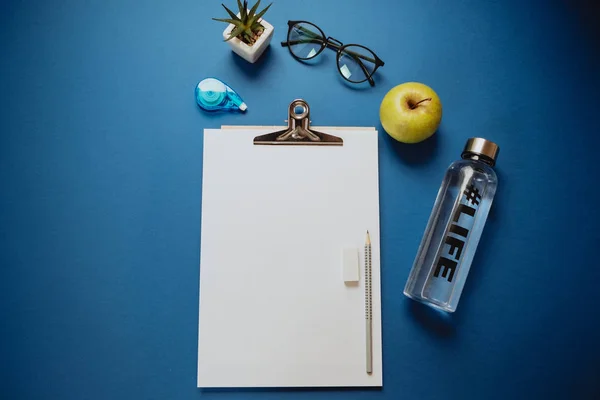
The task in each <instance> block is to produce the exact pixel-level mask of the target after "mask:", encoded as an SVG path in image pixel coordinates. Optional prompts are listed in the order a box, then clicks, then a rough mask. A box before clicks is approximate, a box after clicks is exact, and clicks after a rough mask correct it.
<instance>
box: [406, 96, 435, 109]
mask: <svg viewBox="0 0 600 400" xmlns="http://www.w3.org/2000/svg"><path fill="white" fill-rule="evenodd" d="M424 101H431V97H428V98H426V99H423V100H421V101H419V102H417V103H415V104H411V105H410V109H411V110H414V109H415V108H417V107H418V106H419V104H421V103H422V102H424Z"/></svg>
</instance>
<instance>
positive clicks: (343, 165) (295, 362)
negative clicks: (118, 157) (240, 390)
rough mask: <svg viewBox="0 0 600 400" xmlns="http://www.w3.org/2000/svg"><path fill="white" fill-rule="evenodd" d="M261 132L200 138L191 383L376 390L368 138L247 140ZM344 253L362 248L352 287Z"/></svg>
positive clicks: (374, 166) (374, 163)
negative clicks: (369, 336)
mask: <svg viewBox="0 0 600 400" xmlns="http://www.w3.org/2000/svg"><path fill="white" fill-rule="evenodd" d="M267 132H268V131H260V130H253V129H246V130H235V129H228V130H226V131H221V130H205V131H204V164H203V182H202V229H201V255H200V319H199V345H198V386H199V387H291V386H296V387H307V386H308V387H317V386H381V385H382V362H381V293H380V262H379V254H380V253H379V184H378V179H379V178H378V155H377V132H376V131H375V130H372V129H365V130H362V131H361V130H348V131H343V130H335V131H331V134H334V135H337V136H341V137H342V138H343V139H344V145H343V146H341V147H337V146H256V145H254V144H253V142H252V140H253V138H254V137H255V136H257V135H259V134H262V133H267ZM325 132H326V131H325ZM367 230H369V232H370V235H371V241H372V253H373V254H372V265H373V272H372V282H373V287H372V294H373V374H371V375H368V374H367V373H366V330H365V293H364V289H365V288H364V282H365V279H364V250H363V249H364V243H365V234H366V231H367ZM344 247H356V248H359V249H361V250H360V257H361V262H360V274H361V277H360V281H359V284H358V285H356V286H349V285H346V284H344V281H343V278H342V270H341V266H342V263H341V254H342V249H343V248H344Z"/></svg>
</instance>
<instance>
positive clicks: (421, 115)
mask: <svg viewBox="0 0 600 400" xmlns="http://www.w3.org/2000/svg"><path fill="white" fill-rule="evenodd" d="M379 118H380V119H381V125H383V129H385V131H386V132H387V133H388V134H389V135H390V136H391V137H393V138H394V139H396V140H398V141H400V142H403V143H418V142H421V141H423V140H425V139H427V138H428V137H430V136H431V135H433V134H434V133H435V131H436V130H437V128H438V126H439V125H440V122H441V121H442V102H441V101H440V98H439V97H438V95H437V93H435V92H434V91H433V89H432V88H430V87H429V86H427V85H424V84H422V83H418V82H407V83H403V84H401V85H398V86H396V87H395V88H393V89H392V90H390V91H389V92H387V94H386V95H385V97H384V98H383V101H382V102H381V107H380V108H379Z"/></svg>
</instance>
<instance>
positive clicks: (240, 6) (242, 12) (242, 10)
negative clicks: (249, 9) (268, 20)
mask: <svg viewBox="0 0 600 400" xmlns="http://www.w3.org/2000/svg"><path fill="white" fill-rule="evenodd" d="M244 2H245V0H244ZM237 4H238V9H239V10H240V18H241V20H242V21H245V20H246V18H247V17H248V15H247V13H246V7H244V5H243V4H242V2H241V0H237Z"/></svg>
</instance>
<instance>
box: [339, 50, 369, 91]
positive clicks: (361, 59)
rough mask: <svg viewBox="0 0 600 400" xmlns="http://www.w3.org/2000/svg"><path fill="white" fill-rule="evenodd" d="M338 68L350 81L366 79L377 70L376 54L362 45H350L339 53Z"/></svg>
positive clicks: (357, 81) (355, 81)
mask: <svg viewBox="0 0 600 400" xmlns="http://www.w3.org/2000/svg"><path fill="white" fill-rule="evenodd" d="M337 62H338V68H339V70H340V72H341V73H342V75H343V76H344V78H346V79H347V80H349V81H350V82H354V83H359V82H364V81H366V80H367V79H368V78H369V77H370V76H371V75H372V74H373V71H375V67H376V64H375V54H373V52H372V51H370V50H368V49H365V48H364V47H361V46H354V45H349V46H346V47H344V48H343V49H342V51H341V52H340V53H339V55H338V60H337Z"/></svg>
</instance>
